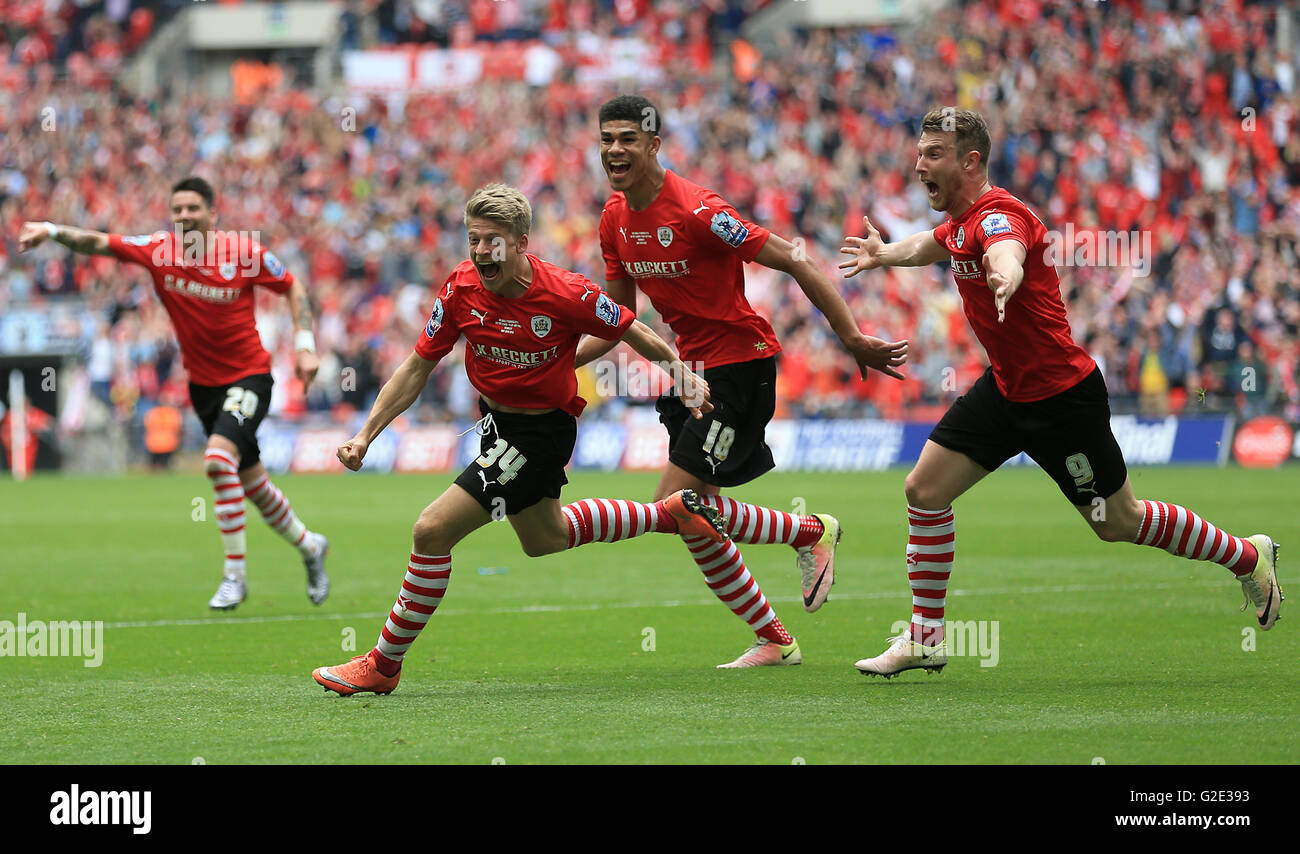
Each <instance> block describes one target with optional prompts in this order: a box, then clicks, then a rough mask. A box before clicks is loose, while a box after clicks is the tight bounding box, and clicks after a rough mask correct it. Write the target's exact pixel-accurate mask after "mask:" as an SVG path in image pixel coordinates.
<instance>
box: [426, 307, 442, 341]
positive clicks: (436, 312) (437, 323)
mask: <svg viewBox="0 0 1300 854" xmlns="http://www.w3.org/2000/svg"><path fill="white" fill-rule="evenodd" d="M441 328H442V299H441V298H439V299H436V300H434V301H433V314H431V315H429V325H428V326H426V327H424V334H425V335H428V336H429V337H430V338H432V337H433V336H435V335H437V334H438V330H439V329H441Z"/></svg>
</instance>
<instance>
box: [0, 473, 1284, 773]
mask: <svg viewBox="0 0 1300 854" xmlns="http://www.w3.org/2000/svg"><path fill="white" fill-rule="evenodd" d="M1132 474H1133V480H1134V484H1135V488H1136V491H1137V494H1138V495H1139V496H1140V497H1151V498H1161V499H1165V500H1169V501H1174V502H1177V503H1181V504H1184V505H1186V506H1188V507H1190V508H1192V509H1193V510H1196V511H1197V512H1199V513H1200V514H1202V515H1203V516H1205V517H1206V518H1208V519H1209V520H1211V521H1213V522H1215V523H1216V524H1218V525H1220V526H1222V527H1225V528H1227V529H1228V530H1230V531H1232V532H1234V533H1238V534H1249V533H1255V532H1257V531H1264V532H1267V533H1270V534H1272V535H1273V537H1274V538H1275V539H1277V540H1278V541H1279V542H1281V543H1282V544H1283V551H1282V560H1281V566H1280V576H1281V579H1282V585H1283V589H1284V590H1285V589H1287V587H1288V584H1287V582H1288V580H1289V579H1290V580H1291V585H1293V586H1297V589H1298V595H1300V582H1297V581H1296V580H1295V579H1296V578H1297V576H1298V575H1300V557H1297V558H1294V559H1292V558H1290V557H1289V555H1298V556H1300V519H1298V518H1297V516H1296V506H1297V504H1296V494H1297V488H1296V487H1297V485H1298V483H1300V477H1298V476H1297V472H1296V471H1295V470H1294V469H1284V470H1279V471H1264V472H1259V471H1248V470H1243V469H1236V468H1230V469H1224V470H1218V469H1209V468H1141V469H1134V470H1133V473H1132ZM903 475H904V473H903V472H902V471H898V470H896V471H890V472H884V473H878V474H824V473H818V474H811V473H774V474H771V475H768V476H766V477H764V478H762V479H761V480H759V481H758V482H757V483H755V484H751V485H750V486H749V487H747V488H744V489H740V490H733V491H731V493H730V494H733V495H735V496H736V497H738V498H743V499H746V500H750V501H754V502H757V503H764V504H767V505H769V506H773V507H778V508H783V509H790V508H791V507H792V502H795V501H796V500H803V501H805V502H806V504H807V507H808V509H809V510H810V511H820V512H830V513H833V514H835V515H837V516H838V517H839V518H840V520H841V521H842V522H843V524H844V528H845V534H844V541H843V543H842V545H841V547H840V551H839V556H838V563H837V566H838V573H839V581H838V583H837V584H836V586H835V588H834V592H833V593H832V596H831V600H830V601H829V602H828V603H827V605H826V606H825V607H824V608H823V609H822V610H821V611H820V612H818V613H817V614H806V613H804V611H803V609H802V607H801V605H800V603H799V599H798V594H799V590H798V575H797V573H796V571H795V568H794V559H793V553H792V552H791V551H790V550H789V549H788V548H787V547H784V546H747V547H745V548H744V554H745V555H746V558H747V563H748V565H749V567H750V569H751V570H752V571H753V572H754V574H755V576H756V577H757V578H758V580H759V582H760V583H761V584H762V586H763V589H764V591H765V592H766V593H767V595H768V598H769V599H770V600H771V601H772V602H773V603H774V605H775V606H776V607H777V610H778V613H779V614H780V616H781V618H782V619H783V621H784V622H785V624H786V626H787V627H788V628H789V629H790V631H791V632H792V633H793V634H794V635H796V636H797V637H798V638H799V641H800V644H801V646H802V648H803V652H804V664H803V665H802V666H800V667H780V668H762V669H757V670H747V671H719V670H715V669H714V665H716V664H718V663H720V662H723V661H727V660H730V659H731V658H733V657H735V656H736V655H737V654H739V653H740V652H741V651H742V650H743V649H744V648H745V647H746V646H747V645H748V644H749V642H750V638H751V637H752V636H751V635H750V634H749V633H748V631H747V630H746V629H745V627H744V626H743V625H741V624H740V622H739V621H738V620H737V619H736V618H735V617H734V616H732V615H731V614H730V613H729V612H728V611H727V610H725V609H724V608H723V607H722V605H720V604H719V603H718V602H717V601H716V600H715V599H714V598H713V597H712V595H711V594H710V593H709V592H708V590H707V588H706V587H705V586H704V583H703V581H702V580H701V578H700V573H699V571H698V570H697V569H696V568H695V566H694V564H693V563H692V562H691V561H690V560H689V557H688V555H687V554H686V551H685V549H684V547H683V546H682V545H681V543H680V542H679V541H677V540H676V538H673V537H666V536H655V535H650V536H646V537H643V538H641V539H639V540H636V541H633V542H625V543H616V544H597V545H592V546H588V547H586V548H584V549H582V550H581V551H576V552H568V553H564V554H560V555H555V556H551V557H547V558H544V559H528V558H526V557H524V556H523V553H522V552H521V550H520V549H519V546H518V543H517V542H516V540H515V538H514V536H513V532H511V531H510V530H509V529H508V528H507V527H506V526H505V525H502V524H493V525H489V526H488V527H486V528H484V529H483V530H481V531H479V532H477V533H476V534H474V535H473V536H472V537H471V538H470V539H468V540H467V541H466V542H465V543H463V544H462V545H461V546H460V547H458V548H457V549H456V552H455V554H454V559H453V573H452V577H451V584H450V587H449V590H448V594H447V598H446V599H445V600H444V604H443V607H442V608H440V609H439V611H438V613H437V614H436V615H435V616H434V617H433V620H432V622H431V623H430V626H429V628H428V629H427V630H426V631H425V632H424V634H423V636H422V637H421V638H420V640H419V641H418V642H417V643H416V645H415V647H414V648H413V650H412V652H411V654H410V655H409V656H408V658H407V662H406V667H405V670H404V673H403V679H402V683H401V685H400V686H399V687H398V689H397V691H396V692H395V693H394V694H392V695H391V696H387V697H376V696H373V695H368V694H367V695H359V696H356V697H351V698H340V697H337V696H335V695H333V694H328V695H327V694H326V693H324V692H323V691H322V690H321V689H320V688H319V687H318V686H317V685H316V684H315V683H314V682H313V681H312V680H311V678H310V672H311V670H312V668H313V667H317V666H319V665H325V664H336V663H339V662H342V661H345V660H346V659H347V658H348V657H350V656H351V655H353V654H357V653H359V652H364V651H365V650H367V649H369V647H370V645H371V644H373V642H374V639H375V636H376V634H377V633H378V630H379V628H380V626H381V624H382V620H383V616H384V615H385V614H386V613H387V609H388V607H389V606H390V605H391V604H392V601H393V598H394V596H395V594H396V590H397V586H398V584H399V583H400V580H401V577H402V573H403V570H404V567H405V564H406V556H407V553H408V549H409V548H410V527H411V523H412V522H413V521H414V520H415V517H416V515H417V514H418V512H419V510H420V509H421V508H422V507H423V506H424V504H426V503H427V502H428V501H429V500H432V498H434V497H435V496H436V495H438V494H439V493H440V492H441V491H442V490H443V489H444V488H445V486H446V485H447V483H448V482H449V481H450V477H448V476H445V475H439V476H419V477H417V476H362V475H351V476H340V477H311V476H298V477H291V476H282V477H279V478H277V483H279V485H280V486H281V487H283V488H284V490H285V492H286V493H287V494H288V495H289V496H290V498H291V500H292V501H293V503H294V507H295V508H296V510H297V511H298V513H299V515H300V516H301V517H302V518H303V519H304V520H306V521H307V523H308V524H309V525H310V526H311V527H312V528H314V529H316V530H321V531H323V532H325V533H326V534H327V535H328V536H329V537H330V538H331V540H332V543H333V546H332V551H331V554H330V563H329V571H330V574H331V576H332V578H333V582H334V589H333V592H332V593H331V595H330V598H329V599H328V601H326V602H325V604H324V605H322V606H320V607H313V606H312V605H311V604H310V603H309V602H308V601H307V598H306V596H305V593H304V574H303V571H302V567H301V563H300V561H299V559H298V557H297V554H296V553H295V552H294V551H293V550H292V549H291V548H290V547H289V546H288V545H287V544H285V543H284V542H283V541H281V540H280V539H279V538H277V537H276V536H275V535H274V534H273V533H272V532H271V531H270V530H269V529H267V528H266V526H265V525H264V524H263V523H262V522H261V520H260V517H258V516H256V514H255V510H254V511H253V512H252V513H250V516H249V520H248V531H249V537H248V554H249V558H248V578H249V599H248V601H247V602H246V603H244V604H243V605H242V606H240V607H239V609H238V610H237V611H235V612H234V613H233V614H231V615H230V616H221V615H215V614H214V613H213V612H210V611H208V609H207V600H208V598H209V596H211V594H212V592H213V590H215V589H216V585H217V581H218V580H219V575H220V546H219V540H218V537H217V532H216V526H215V523H214V522H213V521H212V519H211V515H210V513H209V517H208V519H207V521H203V522H198V521H193V520H192V515H193V507H194V504H193V502H194V499H196V498H201V499H203V500H204V502H206V503H207V505H208V507H210V503H211V502H210V500H211V493H210V491H209V489H208V485H207V482H206V481H205V480H204V479H203V478H202V476H201V475H198V474H176V475H170V476H163V477H144V476H141V477H130V478H125V479H120V480H118V479H86V478H62V477H38V478H36V479H34V480H32V481H29V482H27V483H24V484H15V483H12V482H9V481H5V482H3V483H0V620H8V621H15V620H16V619H17V615H18V614H19V613H20V612H21V613H24V614H26V619H27V620H29V621H31V620H47V621H48V620H102V621H103V622H104V624H105V629H104V650H103V662H102V665H101V666H99V667H97V668H88V667H84V666H83V663H82V660H80V659H76V658H68V657H63V658H55V657H45V658H33V657H0V686H3V693H4V700H3V708H4V718H5V725H4V727H2V728H0V761H3V762H8V763H74V762H75V763H82V762H87V763H190V762H195V761H199V758H200V757H201V759H202V761H204V762H207V763H210V764H218V763H221V764H225V763H332V762H349V763H356V762H360V763H383V762H388V761H396V762H402V763H412V762H455V763H489V762H493V761H504V762H505V763H508V764H523V763H777V764H790V763H792V762H807V763H808V764H820V763H920V762H935V761H938V762H954V763H1066V764H1076V763H1077V764H1087V763H1090V762H1093V761H1094V760H1095V759H1096V758H1098V757H1100V758H1101V759H1102V760H1104V761H1105V762H1106V763H1108V764H1126V763H1241V762H1248V763H1257V762H1260V761H1265V762H1288V763H1294V762H1297V761H1300V736H1297V733H1300V726H1297V723H1298V722H1300V712H1297V709H1298V708H1300V702H1297V701H1298V700H1300V681H1298V680H1297V679H1296V678H1295V665H1296V661H1297V653H1300V616H1293V613H1292V612H1294V610H1295V608H1297V607H1300V603H1296V602H1294V601H1292V602H1288V603H1285V604H1284V605H1283V608H1282V615H1283V619H1282V621H1281V622H1280V623H1279V624H1278V625H1277V626H1276V628H1275V629H1274V630H1273V631H1271V632H1268V633H1264V632H1253V631H1245V630H1247V629H1248V628H1249V627H1251V626H1253V625H1254V618H1253V616H1251V615H1250V614H1249V613H1247V614H1242V613H1239V612H1238V610H1237V607H1238V605H1239V603H1240V599H1241V595H1240V588H1239V587H1238V585H1237V584H1235V583H1233V582H1232V580H1231V578H1230V577H1229V575H1228V573H1227V572H1226V570H1224V569H1222V568H1221V567H1218V566H1215V565H1212V564H1206V563H1196V562H1192V561H1188V560H1183V559H1180V558H1175V557H1172V556H1170V555H1167V554H1165V553H1163V552H1160V551H1156V550H1153V549H1144V548H1138V547H1136V546H1129V545H1126V544H1114V545H1108V544H1105V543H1101V542H1099V541H1097V540H1096V539H1095V538H1094V537H1093V536H1092V534H1091V533H1090V532H1089V531H1088V530H1087V528H1086V526H1085V525H1084V523H1083V522H1082V520H1080V519H1079V517H1078V516H1077V514H1076V513H1075V512H1074V511H1073V510H1072V509H1071V508H1070V507H1069V506H1067V505H1066V503H1065V501H1064V500H1063V499H1062V498H1061V497H1060V495H1059V493H1058V492H1057V491H1056V488H1055V486H1054V485H1053V484H1052V483H1051V482H1050V481H1049V480H1048V479H1047V478H1046V477H1044V476H1043V475H1042V474H1041V472H1038V471H1036V470H1026V469H1018V470H1004V471H1001V472H998V473H997V474H995V475H994V476H993V477H991V478H989V479H988V480H986V481H985V482H984V483H982V484H980V485H979V486H977V487H976V488H975V490H973V491H972V492H971V493H970V494H968V495H967V496H966V497H964V498H963V499H962V500H960V501H959V502H958V503H957V505H956V516H957V558H956V566H955V570H954V573H953V580H952V587H951V588H950V592H949V598H948V603H949V604H948V619H949V620H955V621H974V620H986V621H997V626H998V648H997V663H996V665H995V666H981V661H985V662H988V661H991V660H992V659H991V657H987V658H984V659H981V658H980V657H979V656H973V655H972V656H966V657H953V658H951V659H950V662H949V665H948V667H947V669H946V670H945V671H944V672H943V673H941V674H937V675H931V674H925V673H920V672H911V673H906V674H903V675H901V676H900V677H898V678H896V679H893V680H891V681H887V682H886V681H883V680H869V679H867V678H865V677H863V676H861V675H859V674H858V673H857V671H855V670H854V669H853V661H854V660H856V659H858V658H861V657H864V656H867V655H875V654H877V653H879V652H880V651H881V650H883V648H884V640H885V638H886V636H887V634H888V633H889V630H890V627H891V624H892V623H894V622H895V621H897V620H904V619H906V618H907V616H908V614H909V612H910V604H909V603H910V595H909V593H908V590H907V586H906V578H905V564H904V562H903V558H902V555H903V551H904V545H905V542H906V535H907V534H906V516H905V513H904V509H903V504H902V486H903ZM654 483H655V477H654V476H653V475H626V474H589V473H575V474H573V475H571V483H570V485H569V486H568V487H567V488H566V490H565V497H566V498H567V499H569V500H576V499H577V498H581V497H586V496H609V497H626V498H641V499H643V500H644V499H645V498H646V497H648V496H649V494H650V493H651V491H652V489H653V486H654ZM249 508H250V510H251V509H252V505H251V504H250V505H249ZM1291 544H1295V547H1296V548H1295V550H1290V549H1288V548H1286V547H1287V546H1289V545H1291ZM480 567H485V568H486V567H498V568H500V567H505V568H508V571H507V572H501V571H499V570H498V571H496V572H495V573H492V574H483V573H480V572H479V568H480ZM1251 635H1254V637H1251ZM350 637H355V650H357V652H352V651H351V650H349V649H345V643H346V641H347V640H348V639H349V638H350ZM651 640H653V644H651V643H650V641H651ZM647 647H652V648H649V649H647Z"/></svg>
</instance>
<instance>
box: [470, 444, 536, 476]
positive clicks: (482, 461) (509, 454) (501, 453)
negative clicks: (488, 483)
mask: <svg viewBox="0 0 1300 854" xmlns="http://www.w3.org/2000/svg"><path fill="white" fill-rule="evenodd" d="M474 462H476V463H478V464H479V465H480V466H482V467H483V468H490V467H491V466H492V465H493V464H494V463H495V464H496V465H497V466H499V467H500V469H501V474H499V475H498V476H497V479H496V480H497V483H499V484H501V485H502V486H504V485H505V484H507V483H509V482H510V481H511V480H513V479H514V478H515V476H516V475H518V474H519V470H520V469H522V468H523V467H524V463H526V462H528V458H527V457H525V456H524V455H523V454H521V453H519V449H518V448H512V447H510V443H509V442H507V441H506V440H505V439H497V441H496V444H495V445H493V446H492V447H490V448H488V449H487V453H485V454H483V456H481V457H479V458H478V459H477V460H475V461H474Z"/></svg>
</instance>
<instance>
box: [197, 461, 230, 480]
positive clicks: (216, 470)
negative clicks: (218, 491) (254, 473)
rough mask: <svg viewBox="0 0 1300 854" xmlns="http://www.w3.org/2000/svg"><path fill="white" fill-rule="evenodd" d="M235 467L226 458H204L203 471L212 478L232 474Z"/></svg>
mask: <svg viewBox="0 0 1300 854" xmlns="http://www.w3.org/2000/svg"><path fill="white" fill-rule="evenodd" d="M233 468H234V466H231V464H230V460H228V459H226V458H225V457H217V456H207V457H204V458H203V471H204V473H206V474H207V475H208V477H212V476H213V475H218V474H230V473H231V470H232V469H233Z"/></svg>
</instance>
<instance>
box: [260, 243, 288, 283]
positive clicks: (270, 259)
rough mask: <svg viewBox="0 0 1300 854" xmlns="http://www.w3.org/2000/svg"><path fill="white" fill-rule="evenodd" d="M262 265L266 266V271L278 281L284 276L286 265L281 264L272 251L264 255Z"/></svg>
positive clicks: (267, 251)
mask: <svg viewBox="0 0 1300 854" xmlns="http://www.w3.org/2000/svg"><path fill="white" fill-rule="evenodd" d="M262 263H264V264H266V269H267V270H268V271H269V272H270V273H271V275H272V276H275V277H276V278H277V279H278V278H280V277H281V276H283V275H284V265H283V264H281V263H280V259H279V258H277V257H275V256H274V255H272V254H271V250H270V249H268V250H266V251H265V252H263V253H262Z"/></svg>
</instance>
